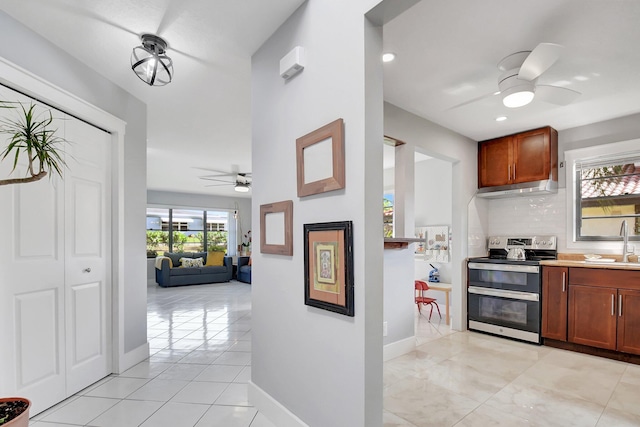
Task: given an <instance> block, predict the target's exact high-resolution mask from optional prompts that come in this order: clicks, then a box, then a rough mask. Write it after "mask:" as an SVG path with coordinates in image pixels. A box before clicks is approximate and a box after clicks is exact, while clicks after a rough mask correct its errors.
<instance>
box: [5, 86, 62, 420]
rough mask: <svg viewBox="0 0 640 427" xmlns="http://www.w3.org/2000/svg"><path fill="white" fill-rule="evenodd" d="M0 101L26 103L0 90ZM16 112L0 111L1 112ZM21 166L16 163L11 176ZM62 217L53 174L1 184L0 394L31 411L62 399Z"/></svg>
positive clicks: (22, 169) (10, 161)
mask: <svg viewBox="0 0 640 427" xmlns="http://www.w3.org/2000/svg"><path fill="white" fill-rule="evenodd" d="M0 99H5V100H6V99H11V100H19V101H22V102H25V104H26V105H27V106H28V104H29V102H30V100H28V99H26V98H24V97H22V96H21V95H19V94H17V93H15V92H9V91H8V90H7V89H5V88H3V90H2V91H0ZM38 111H39V112H42V111H43V109H42V108H39V109H38ZM17 113H18V111H16V110H6V109H0V117H4V118H12V119H15V118H17V117H18V115H17ZM5 147H6V136H5V135H1V136H0V150H3V149H4V148H5ZM12 166H13V158H11V157H8V158H7V159H5V160H4V161H1V162H0V177H1V178H7V177H9V174H10V173H11V168H12ZM25 172H26V163H24V162H23V163H21V164H19V165H18V167H17V169H16V171H15V172H14V173H13V174H12V175H11V177H24V176H25ZM63 218H64V185H63V184H62V182H61V181H60V180H59V179H58V178H53V179H52V180H50V179H49V177H45V178H44V179H42V180H40V181H37V182H32V183H27V184H12V185H5V186H0V222H1V223H2V230H1V231H0V236H1V238H0V366H1V367H2V368H1V369H0V396H7V395H21V396H27V397H28V398H29V399H31V400H32V402H33V409H32V411H31V413H32V414H36V413H38V412H40V411H42V410H44V409H46V408H48V407H49V406H51V405H53V404H55V403H57V402H59V401H60V400H62V399H64V398H65V397H66V395H65V384H66V371H65V370H66V368H65V354H64V350H65V348H64V347H65V346H64V336H65V318H64V227H63V226H64V222H63Z"/></svg>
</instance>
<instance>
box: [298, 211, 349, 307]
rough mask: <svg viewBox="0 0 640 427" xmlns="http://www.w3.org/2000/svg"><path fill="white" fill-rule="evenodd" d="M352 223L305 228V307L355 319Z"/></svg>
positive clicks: (317, 224) (307, 226) (335, 223)
mask: <svg viewBox="0 0 640 427" xmlns="http://www.w3.org/2000/svg"><path fill="white" fill-rule="evenodd" d="M353 281H354V279H353V222H351V221H341V222H324V223H316V224H305V225H304V303H305V305H309V306H311V307H316V308H321V309H324V310H329V311H333V312H335V313H340V314H344V315H345V316H350V317H353V316H354V302H353V298H354V297H353Z"/></svg>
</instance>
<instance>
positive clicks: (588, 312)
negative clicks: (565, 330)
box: [568, 285, 617, 350]
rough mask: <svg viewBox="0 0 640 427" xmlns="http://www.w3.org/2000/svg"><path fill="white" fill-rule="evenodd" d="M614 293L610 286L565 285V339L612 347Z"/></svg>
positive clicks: (613, 338) (614, 327)
mask: <svg viewBox="0 0 640 427" xmlns="http://www.w3.org/2000/svg"><path fill="white" fill-rule="evenodd" d="M616 297H617V290H616V289H613V288H605V287H596V286H584V285H570V286H569V319H568V323H569V336H568V338H569V342H573V343H576V344H583V345H588V346H591V347H599V348H606V349H610V350H615V349H616V321H617V320H616V319H617V316H616V310H615V308H616Z"/></svg>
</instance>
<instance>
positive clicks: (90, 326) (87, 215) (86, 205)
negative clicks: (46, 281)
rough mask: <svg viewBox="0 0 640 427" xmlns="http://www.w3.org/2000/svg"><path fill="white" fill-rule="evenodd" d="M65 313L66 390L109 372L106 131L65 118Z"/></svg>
mask: <svg viewBox="0 0 640 427" xmlns="http://www.w3.org/2000/svg"><path fill="white" fill-rule="evenodd" d="M65 138H66V139H67V140H68V141H70V142H71V144H70V145H69V149H68V154H69V155H67V156H66V161H67V165H68V172H67V174H66V175H65V179H64V185H65V193H66V197H65V200H66V201H65V301H66V304H65V312H66V314H65V316H66V367H67V394H72V393H75V392H77V391H79V390H81V389H83V388H85V387H86V386H88V385H89V384H92V383H94V382H96V381H98V380H99V379H101V378H104V377H105V376H107V375H109V374H110V373H111V338H110V337H111V277H110V271H109V269H108V268H107V267H108V266H109V265H110V262H111V260H110V253H111V245H110V242H111V238H110V236H111V234H110V224H111V200H110V194H111V182H110V179H111V178H110V177H111V174H110V167H111V163H110V153H111V151H110V150H109V146H110V135H109V134H107V133H105V132H103V131H100V130H98V129H96V128H94V127H93V126H89V125H87V124H85V123H83V122H80V121H79V120H73V119H70V120H67V121H66V123H65Z"/></svg>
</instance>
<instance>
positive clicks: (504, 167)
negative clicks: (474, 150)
mask: <svg viewBox="0 0 640 427" xmlns="http://www.w3.org/2000/svg"><path fill="white" fill-rule="evenodd" d="M511 168H512V166H511V137H504V138H498V139H492V140H490V141H484V142H482V143H480V144H479V146H478V188H481V187H493V186H497V185H507V184H510V182H511Z"/></svg>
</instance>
